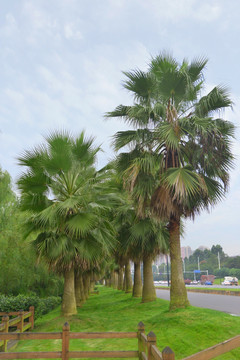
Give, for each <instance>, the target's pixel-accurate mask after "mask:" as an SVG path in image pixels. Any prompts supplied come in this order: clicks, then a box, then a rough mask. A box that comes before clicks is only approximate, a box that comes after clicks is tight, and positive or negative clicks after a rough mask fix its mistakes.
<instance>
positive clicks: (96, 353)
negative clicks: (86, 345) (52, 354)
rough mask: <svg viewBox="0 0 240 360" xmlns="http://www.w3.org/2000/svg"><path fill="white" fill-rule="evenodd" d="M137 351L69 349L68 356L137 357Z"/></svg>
mask: <svg viewBox="0 0 240 360" xmlns="http://www.w3.org/2000/svg"><path fill="white" fill-rule="evenodd" d="M137 357H138V351H70V352H69V358H75V359H78V358H79V359H82V358H137Z"/></svg>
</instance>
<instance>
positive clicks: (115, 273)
mask: <svg viewBox="0 0 240 360" xmlns="http://www.w3.org/2000/svg"><path fill="white" fill-rule="evenodd" d="M113 288H114V289H117V288H118V272H117V271H114V286H113Z"/></svg>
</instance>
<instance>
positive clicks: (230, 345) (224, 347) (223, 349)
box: [183, 335, 240, 360]
mask: <svg viewBox="0 0 240 360" xmlns="http://www.w3.org/2000/svg"><path fill="white" fill-rule="evenodd" d="M238 347H240V335H237V336H235V337H234V338H231V339H229V340H226V341H223V342H222V343H220V344H217V345H214V346H211V347H210V348H208V349H205V350H203V351H200V352H198V353H196V354H193V355H190V356H188V357H186V358H184V359H183V360H210V359H214V358H215V357H217V356H219V355H222V354H225V353H227V352H229V351H231V350H234V349H236V348H238Z"/></svg>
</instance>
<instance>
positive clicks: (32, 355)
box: [0, 351, 62, 360]
mask: <svg viewBox="0 0 240 360" xmlns="http://www.w3.org/2000/svg"><path fill="white" fill-rule="evenodd" d="M0 359H14V360H15V359H62V352H61V351H35V352H10V353H0Z"/></svg>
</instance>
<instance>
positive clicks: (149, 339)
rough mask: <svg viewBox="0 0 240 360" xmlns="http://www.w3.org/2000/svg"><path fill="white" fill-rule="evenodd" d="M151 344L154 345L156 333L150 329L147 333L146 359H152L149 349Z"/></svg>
mask: <svg viewBox="0 0 240 360" xmlns="http://www.w3.org/2000/svg"><path fill="white" fill-rule="evenodd" d="M152 345H156V335H155V334H154V332H152V331H150V333H149V334H148V335H147V349H148V360H154V357H153V356H152V349H151V347H152Z"/></svg>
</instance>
